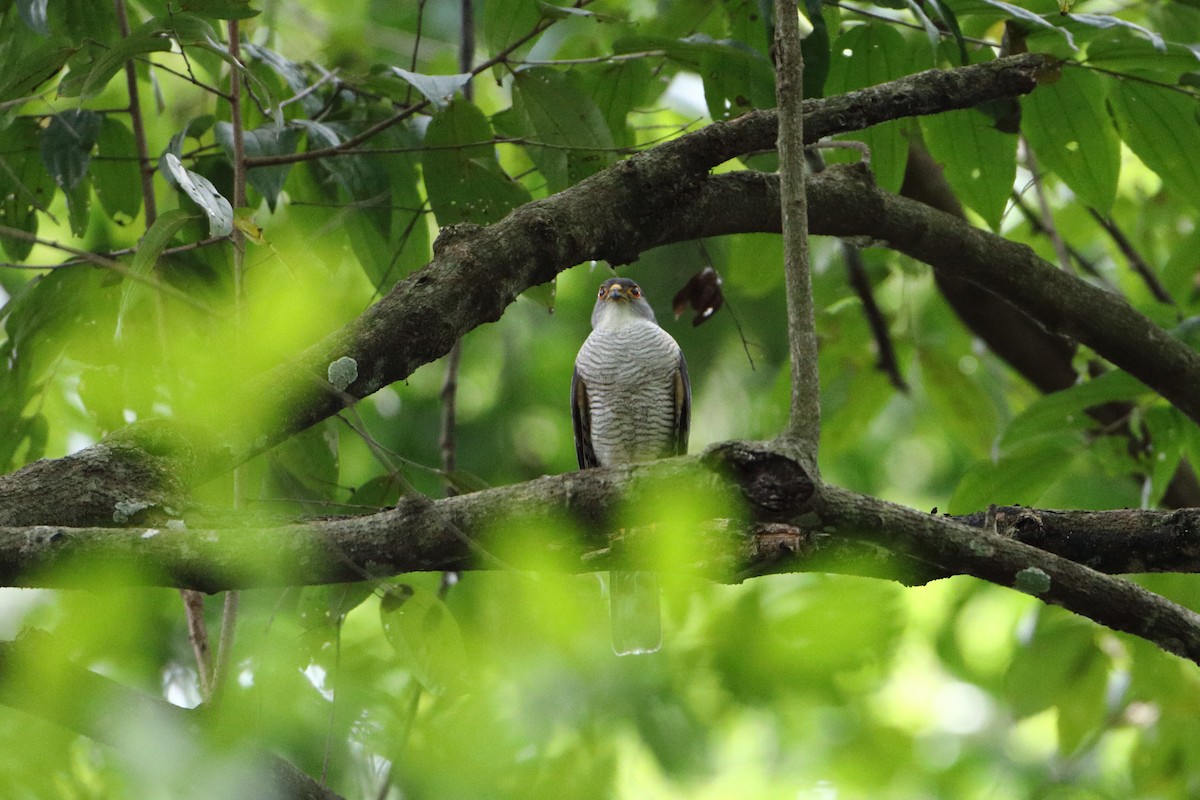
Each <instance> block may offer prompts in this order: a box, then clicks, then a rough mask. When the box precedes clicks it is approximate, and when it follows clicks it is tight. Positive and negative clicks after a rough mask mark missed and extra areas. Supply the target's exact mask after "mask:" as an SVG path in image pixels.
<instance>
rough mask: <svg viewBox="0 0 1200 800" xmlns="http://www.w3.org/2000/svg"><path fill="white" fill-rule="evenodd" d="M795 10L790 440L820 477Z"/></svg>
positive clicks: (785, 205) (786, 243)
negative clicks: (795, 443)
mask: <svg viewBox="0 0 1200 800" xmlns="http://www.w3.org/2000/svg"><path fill="white" fill-rule="evenodd" d="M797 14H798V12H797V10H796V4H795V3H794V2H791V0H775V18H776V19H775V58H776V65H775V87H776V94H777V95H778V97H779V126H778V127H779V133H778V138H777V140H776V142H777V145H776V146H777V148H778V150H779V182H780V206H781V208H782V212H783V214H782V219H783V260H784V267H783V269H784V277H785V284H786V291H787V307H788V345H789V351H790V353H791V365H792V402H791V413H790V415H789V418H788V426H787V431H786V434H785V436H786V437H787V438H790V439H794V440H795V441H796V442H797V443H798V444H799V446H800V448H801V451H802V453H803V455H804V457H805V458H806V459H807V460H808V462H809V463H808V464H806V466H807V467H808V468H809V470H810V471H811V472H812V474H813V475H814V476H815V475H816V474H817V473H816V464H817V444H818V439H819V437H820V425H821V420H820V410H821V404H820V384H819V381H818V378H817V334H816V322H815V319H816V315H815V313H814V310H813V299H812V275H811V274H810V272H809V262H808V198H807V195H806V194H805V186H804V183H805V180H804V112H803V110H802V104H803V101H804V57H803V55H802V54H801V52H800V25H799V20H798V18H797Z"/></svg>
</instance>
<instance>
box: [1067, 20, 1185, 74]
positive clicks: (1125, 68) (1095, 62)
mask: <svg viewBox="0 0 1200 800" xmlns="http://www.w3.org/2000/svg"><path fill="white" fill-rule="evenodd" d="M1196 58H1197V55H1196V48H1195V46H1191V47H1188V46H1184V45H1180V44H1175V43H1173V42H1168V43H1166V50H1165V51H1160V50H1158V49H1157V48H1155V47H1154V45H1153V44H1151V43H1150V42H1148V41H1146V40H1145V39H1141V38H1138V37H1136V36H1133V35H1132V34H1130V33H1129V32H1128V31H1125V30H1115V31H1112V32H1111V33H1109V34H1106V35H1104V36H1100V37H1098V38H1097V39H1096V40H1095V41H1093V42H1091V43H1090V44H1089V45H1088V58H1087V63H1088V64H1089V65H1091V66H1096V67H1101V68H1103V69H1106V70H1110V71H1112V72H1117V73H1138V72H1145V74H1147V75H1150V74H1157V75H1158V76H1159V77H1160V78H1164V77H1165V78H1166V79H1167V81H1168V82H1170V81H1174V80H1177V79H1178V78H1179V76H1181V75H1184V74H1186V73H1188V72H1191V71H1193V70H1195V69H1196Z"/></svg>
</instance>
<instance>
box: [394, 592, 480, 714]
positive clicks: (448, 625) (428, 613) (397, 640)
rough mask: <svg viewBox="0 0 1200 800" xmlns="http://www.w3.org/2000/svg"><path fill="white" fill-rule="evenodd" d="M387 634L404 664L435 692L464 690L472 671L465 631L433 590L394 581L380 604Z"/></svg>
mask: <svg viewBox="0 0 1200 800" xmlns="http://www.w3.org/2000/svg"><path fill="white" fill-rule="evenodd" d="M379 617H380V620H381V622H382V623H383V634H384V636H385V637H387V640H388V642H390V643H391V645H392V647H393V649H395V651H396V655H397V656H398V657H399V659H400V663H401V665H403V666H404V667H405V668H406V669H408V670H409V671H410V672H411V673H412V675H413V677H414V678H416V679H417V681H419V682H420V684H421V685H422V686H423V687H425V690H426V691H428V692H430V693H431V694H443V693H445V692H447V691H455V692H458V691H461V690H462V689H464V688H465V687H466V686H467V678H468V675H469V671H468V668H467V652H466V648H465V647H464V646H463V639H462V632H461V631H460V630H459V627H458V623H457V622H456V621H455V619H454V615H453V614H451V613H450V609H449V608H448V607H447V606H446V604H445V603H444V602H442V600H440V599H439V598H438V596H437V595H435V594H434V593H433V592H431V591H429V590H427V589H422V588H419V587H413V586H409V585H408V584H392V586H391V591H389V592H388V593H387V594H385V595H384V596H383V599H382V600H381V601H380V604H379Z"/></svg>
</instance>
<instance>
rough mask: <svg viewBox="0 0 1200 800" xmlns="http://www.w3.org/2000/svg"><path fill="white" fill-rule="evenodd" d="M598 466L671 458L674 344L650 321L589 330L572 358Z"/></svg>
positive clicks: (676, 356)
mask: <svg viewBox="0 0 1200 800" xmlns="http://www.w3.org/2000/svg"><path fill="white" fill-rule="evenodd" d="M576 366H577V367H578V369H579V374H580V377H581V378H582V379H583V381H584V383H585V384H586V386H587V390H588V406H589V411H590V415H591V422H592V446H593V448H594V450H595V453H596V460H597V461H598V462H599V463H600V464H601V465H605V466H607V465H612V464H623V463H629V462H633V461H648V460H651V459H655V458H661V457H663V456H665V455H670V454H671V447H672V443H673V441H674V435H675V428H676V425H677V419H676V415H677V409H676V404H675V375H676V373H677V372H678V371H679V345H677V344H676V343H675V340H674V339H672V338H671V335H670V334H668V333H667V332H666V331H664V330H663V329H662V328H660V327H658V326H657V325H655V324H653V323H649V322H648V323H646V324H644V325H630V326H627V327H623V328H620V329H617V330H596V331H593V332H592V334H591V336H589V337H588V339H587V341H586V342H584V345H583V348H582V349H581V350H580V351H579V357H578V359H577V360H576Z"/></svg>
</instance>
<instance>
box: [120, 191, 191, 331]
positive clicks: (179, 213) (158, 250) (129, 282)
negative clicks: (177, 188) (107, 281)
mask: <svg viewBox="0 0 1200 800" xmlns="http://www.w3.org/2000/svg"><path fill="white" fill-rule="evenodd" d="M197 217H198V215H197V214H194V213H192V212H190V211H186V210H184V209H182V208H175V209H172V210H170V211H167V212H165V213H163V214H160V215H159V217H158V219H156V220H155V221H154V224H153V225H151V226H150V229H149V230H147V231H146V235H145V236H143V237H142V240H141V241H140V242H138V247H137V252H136V253H135V254H134V256H133V263H132V264H130V267H129V269H130V272H132V273H133V274H134V275H138V276H140V277H145V278H148V277H150V276H151V275H152V274H153V273H154V266H155V264H157V263H158V257H159V256H160V255H162V252H163V250H165V249H167V246H168V245H169V244H170V243H171V240H172V239H174V238H175V235H176V234H177V233H179V231H181V230H182V229H183V228H184V227H185V226H186V225H187V224H188V223H189V222H191V221H192V220H194V219H196V218H197ZM149 291H151V289H150V287H148V286H146V284H145V283H143V282H142V281H139V280H136V279H133V278H126V279H125V282H124V285H123V286H122V288H121V305H120V307H119V308H118V310H117V327H116V333H115V338H117V339H121V338H122V336H123V335H124V328H125V320H126V319H128V318H129V314H130V313H132V310H133V308H134V306H135V304H136V303H138V302H139V301H140V300H141V298H142V297H143V296H145V294H146V293H147V292H149Z"/></svg>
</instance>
